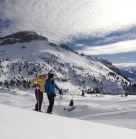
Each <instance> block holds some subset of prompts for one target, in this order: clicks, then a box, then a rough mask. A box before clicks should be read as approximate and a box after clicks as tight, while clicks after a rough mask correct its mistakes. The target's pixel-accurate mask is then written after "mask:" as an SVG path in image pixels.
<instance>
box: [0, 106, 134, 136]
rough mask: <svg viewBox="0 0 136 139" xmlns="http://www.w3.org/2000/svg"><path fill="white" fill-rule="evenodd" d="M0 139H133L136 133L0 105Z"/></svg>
mask: <svg viewBox="0 0 136 139" xmlns="http://www.w3.org/2000/svg"><path fill="white" fill-rule="evenodd" d="M0 111H2V113H1V116H0V125H1V126H0V138H1V139H11V138H12V139H38V138H40V139H45V138H46V139H135V137H136V131H135V130H131V129H125V128H119V127H114V126H109V125H103V124H98V123H93V122H87V121H81V120H76V119H69V118H63V117H58V116H54V115H47V114H41V113H37V112H33V111H27V110H23V109H19V108H14V107H9V106H4V105H0Z"/></svg>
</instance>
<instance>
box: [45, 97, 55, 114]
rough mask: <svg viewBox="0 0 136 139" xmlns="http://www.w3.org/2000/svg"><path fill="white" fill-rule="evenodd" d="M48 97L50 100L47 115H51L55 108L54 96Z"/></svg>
mask: <svg viewBox="0 0 136 139" xmlns="http://www.w3.org/2000/svg"><path fill="white" fill-rule="evenodd" d="M47 96H48V100H49V106H48V109H47V113H51V112H52V109H53V106H54V95H47Z"/></svg>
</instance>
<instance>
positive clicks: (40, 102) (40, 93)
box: [39, 90, 43, 110]
mask: <svg viewBox="0 0 136 139" xmlns="http://www.w3.org/2000/svg"><path fill="white" fill-rule="evenodd" d="M42 101H43V92H41V91H40V90H39V110H41V106H42Z"/></svg>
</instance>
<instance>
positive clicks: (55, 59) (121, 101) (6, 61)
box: [0, 41, 136, 139]
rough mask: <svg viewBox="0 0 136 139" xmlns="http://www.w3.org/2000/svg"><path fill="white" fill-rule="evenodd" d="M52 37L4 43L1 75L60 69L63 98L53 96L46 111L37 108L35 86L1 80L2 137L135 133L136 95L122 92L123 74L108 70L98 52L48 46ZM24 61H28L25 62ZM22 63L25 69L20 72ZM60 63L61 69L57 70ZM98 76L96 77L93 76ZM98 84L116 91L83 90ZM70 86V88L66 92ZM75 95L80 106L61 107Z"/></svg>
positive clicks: (17, 76)
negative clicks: (51, 105)
mask: <svg viewBox="0 0 136 139" xmlns="http://www.w3.org/2000/svg"><path fill="white" fill-rule="evenodd" d="M48 43H49V42H48V41H32V42H29V43H24V44H22V43H16V44H14V45H5V46H1V47H0V58H1V63H0V76H1V77H0V81H2V82H4V81H5V80H7V81H8V82H10V80H11V79H13V77H14V76H15V79H14V81H16V79H18V80H21V77H22V76H23V77H24V79H26V80H27V79H28V80H29V79H32V78H35V76H36V73H34V74H33V75H28V71H31V70H32V69H33V68H34V67H35V68H36V70H37V74H41V73H43V72H45V71H50V70H53V71H54V72H55V73H56V75H57V79H56V83H57V84H58V86H59V87H60V88H62V89H63V92H64V95H63V97H62V99H61V100H60V99H59V95H58V96H57V100H58V101H59V103H60V104H61V107H59V106H58V103H57V101H55V104H54V109H53V113H54V115H47V114H45V113H37V112H33V109H34V105H35V103H36V99H35V95H34V89H33V88H30V89H25V88H23V87H22V86H20V87H18V86H14V87H13V86H9V88H6V87H5V86H4V85H1V86H0V111H1V113H0V115H1V116H0V125H1V126H0V138H1V139H4V138H5V139H11V138H13V139H16V138H17V139H18V138H19V139H20V138H23V139H37V138H39V137H40V139H42V138H47V139H50V138H51V139H53V138H55V139H56V138H58V139H61V138H62V139H67V138H68V139H72V138H74V139H76V138H77V139H79V138H82V139H84V138H89V139H90V138H91V139H93V138H94V139H97V138H99V139H102V138H103V139H112V138H113V139H122V138H123V139H129V138H130V139H133V138H134V137H136V131H135V130H132V129H136V96H130V95H129V96H128V97H124V95H123V94H124V93H125V90H124V84H123V83H122V79H123V78H122V77H120V76H119V80H117V79H116V78H114V77H113V76H108V73H109V72H113V71H111V70H110V69H109V68H108V67H106V66H105V65H103V64H102V63H100V61H99V59H97V58H95V57H91V56H89V57H88V56H81V55H79V54H75V53H74V52H71V51H67V50H65V49H62V48H60V47H53V46H50V45H49V44H48ZM22 46H26V48H22ZM22 57H23V58H22ZM26 62H27V63H28V64H29V66H28V68H23V67H24V65H26ZM48 62H49V63H48ZM62 64H63V65H64V67H62V66H61V65H62ZM19 67H21V69H22V70H21V72H20V73H19ZM59 67H60V68H61V70H58V68H59ZM70 69H72V70H74V72H72V71H70ZM75 76H76V77H75ZM94 76H95V78H96V79H97V82H94V81H93V78H94ZM67 77H69V78H70V80H68V81H67V82H62V81H61V80H60V79H62V78H67ZM76 79H77V80H78V81H76ZM123 80H124V81H126V80H125V79H123ZM84 81H85V83H83V82H84ZM101 81H102V83H101ZM94 87H95V88H96V87H97V88H99V90H100V93H101V94H105V93H106V94H114V96H111V95H101V94H97V95H96V94H92V95H91V94H85V96H84V97H83V96H81V90H87V89H90V88H94ZM102 88H103V89H102ZM66 89H69V90H68V91H66V92H65V90H66ZM115 94H118V95H115ZM119 94H120V95H119ZM71 99H73V100H74V104H75V106H76V109H75V110H73V111H71V112H66V111H63V108H64V107H67V106H68V105H69V102H70V100H71ZM44 102H45V107H44V103H43V105H42V111H43V112H45V111H46V109H47V106H48V100H47V96H46V94H44ZM16 107H17V108H16ZM60 116H61V117H60ZM66 117H67V118H66ZM79 119H80V120H79ZM92 121H94V122H97V123H93V122H92ZM100 123H102V124H100ZM103 124H109V125H103ZM111 125H115V126H119V127H114V126H111ZM121 127H125V128H126V129H125V128H121ZM127 128H129V129H127ZM115 133H116V134H115Z"/></svg>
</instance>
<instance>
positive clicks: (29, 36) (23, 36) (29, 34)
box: [0, 31, 48, 45]
mask: <svg viewBox="0 0 136 139" xmlns="http://www.w3.org/2000/svg"><path fill="white" fill-rule="evenodd" d="M32 40H46V41H47V40H48V39H47V38H46V37H43V36H41V35H38V34H37V33H36V32H34V31H20V32H17V33H14V34H11V35H8V36H5V37H0V45H6V44H14V43H17V42H20V43H23V42H30V41H32Z"/></svg>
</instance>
